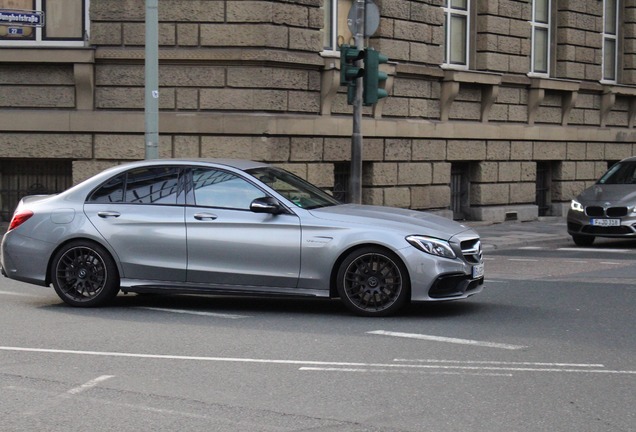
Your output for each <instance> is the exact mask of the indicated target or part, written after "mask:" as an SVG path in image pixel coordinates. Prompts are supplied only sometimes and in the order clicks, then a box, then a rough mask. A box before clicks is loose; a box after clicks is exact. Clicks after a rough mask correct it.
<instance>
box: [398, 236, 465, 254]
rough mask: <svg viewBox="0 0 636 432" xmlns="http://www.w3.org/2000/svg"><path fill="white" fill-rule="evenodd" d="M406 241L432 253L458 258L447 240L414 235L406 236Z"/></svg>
mask: <svg viewBox="0 0 636 432" xmlns="http://www.w3.org/2000/svg"><path fill="white" fill-rule="evenodd" d="M406 241H408V242H409V243H411V244H412V245H413V246H415V247H416V248H418V249H419V250H421V251H422V252H426V253H428V254H431V255H436V256H440V257H444V258H457V255H455V252H453V249H451V247H450V244H449V243H448V242H447V241H445V240H440V239H436V238H432V237H425V236H419V235H412V236H408V237H407V238H406Z"/></svg>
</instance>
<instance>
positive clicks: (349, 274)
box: [336, 247, 411, 317]
mask: <svg viewBox="0 0 636 432" xmlns="http://www.w3.org/2000/svg"><path fill="white" fill-rule="evenodd" d="M336 286H337V288H338V294H339V295H340V299H341V300H342V302H343V303H344V304H345V306H346V307H347V308H348V309H349V310H351V311H352V312H353V313H355V314H356V315H361V316H370V317H371V316H387V315H391V314H393V313H395V312H397V311H398V310H399V309H400V308H402V306H404V304H405V303H406V301H407V299H409V297H410V292H411V284H410V281H409V277H408V272H407V270H406V267H405V266H404V264H403V263H402V261H401V260H400V259H399V258H398V257H397V256H396V255H395V254H393V253H391V252H389V251H386V250H384V249H380V248H377V247H365V248H362V249H358V250H355V251H353V252H351V253H350V254H349V255H347V257H346V258H345V259H344V261H343V262H342V264H341V265H340V267H339V269H338V275H337V279H336Z"/></svg>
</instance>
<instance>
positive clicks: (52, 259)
mask: <svg viewBox="0 0 636 432" xmlns="http://www.w3.org/2000/svg"><path fill="white" fill-rule="evenodd" d="M0 258H1V259H0V263H1V265H2V273H3V274H4V275H5V276H7V277H9V278H12V279H16V280H19V281H23V282H28V283H32V284H38V285H43V286H49V285H50V284H52V285H53V287H54V289H55V291H56V292H57V294H58V295H59V296H60V298H61V299H62V300H63V301H65V302H66V303H68V304H70V305H73V306H80V307H82V306H83V307H90V306H99V305H103V304H105V303H107V302H108V301H109V300H111V299H112V298H113V297H114V296H116V295H117V293H118V292H119V291H120V290H121V291H123V292H136V293H148V292H153V293H156V292H170V293H190V294H192V293H194V294H224V295H227V294H230V295H241V294H243V295H269V296H274V295H277V296H280V295H285V296H312V297H325V298H329V297H334V298H335V297H339V298H340V299H341V300H342V301H343V302H344V304H345V305H346V306H347V307H348V308H349V309H350V310H351V311H353V312H354V313H356V314H359V315H365V316H384V315H389V314H391V313H394V312H396V311H397V310H399V309H400V308H401V307H402V306H403V305H404V304H405V303H407V302H409V301H438V300H453V299H463V298H466V297H468V296H471V295H473V294H476V293H478V292H480V291H481V290H482V288H483V282H484V264H483V260H482V250H481V244H480V239H479V236H478V235H477V233H476V232H474V231H473V230H472V229H470V228H468V227H466V226H463V225H460V224H458V223H456V222H453V221H451V220H448V219H445V218H442V217H439V216H435V215H431V214H428V213H425V212H419V211H412V210H404V209H397V208H389V207H378V206H365V205H354V204H342V203H340V202H338V201H337V200H336V199H334V198H333V197H332V196H331V195H329V194H328V193H326V192H323V191H322V190H320V189H319V188H317V187H315V186H313V185H311V184H310V183H308V182H306V181H304V180H302V179H301V178H299V177H297V176H295V175H293V174H291V173H289V172H287V171H284V170H282V169H279V168H276V167H273V166H271V165H266V164H263V163H259V162H251V161H238V160H204V159H193V160H165V159H164V160H152V161H141V162H134V163H129V164H125V165H119V166H117V167H114V168H110V169H108V170H106V171H104V172H102V173H100V174H98V175H96V176H94V177H92V178H90V179H88V180H86V181H84V182H82V183H80V184H78V185H76V186H74V187H72V188H70V189H68V190H66V191H64V192H62V193H60V194H57V195H46V196H44V195H38V196H28V197H25V198H23V199H22V200H21V201H20V203H19V204H18V206H17V209H16V211H15V213H14V215H13V218H12V220H11V223H10V226H9V230H8V232H7V233H6V234H5V236H4V238H3V240H2V247H1V257H0Z"/></svg>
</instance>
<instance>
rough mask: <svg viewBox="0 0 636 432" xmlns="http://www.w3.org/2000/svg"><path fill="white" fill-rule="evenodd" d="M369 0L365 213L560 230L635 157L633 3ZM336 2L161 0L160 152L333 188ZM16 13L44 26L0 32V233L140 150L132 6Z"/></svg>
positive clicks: (343, 4)
mask: <svg viewBox="0 0 636 432" xmlns="http://www.w3.org/2000/svg"><path fill="white" fill-rule="evenodd" d="M375 2H376V4H377V6H378V8H379V11H380V16H381V18H380V23H379V28H378V30H377V32H376V33H375V34H374V35H373V36H371V37H370V38H369V40H368V45H369V46H372V47H374V48H376V49H377V50H379V51H380V52H382V53H384V54H386V55H388V56H389V58H390V60H391V63H390V64H386V65H382V67H383V68H384V70H385V71H386V72H387V73H388V74H389V79H388V80H387V82H386V89H387V91H388V93H389V97H388V98H386V99H382V100H380V102H379V103H378V104H376V105H375V106H373V107H367V108H365V110H364V116H363V122H362V133H363V135H364V145H363V179H362V185H363V191H362V199H363V203H367V204H380V205H388V206H397V207H405V208H413V209H418V210H429V211H435V212H439V213H442V214H445V215H447V216H449V217H454V218H456V219H462V218H467V219H473V220H491V221H501V220H504V219H519V220H529V219H535V218H537V217H538V216H541V215H560V214H563V212H564V209H566V208H567V206H568V205H569V201H570V199H571V198H573V197H574V195H576V194H577V193H578V192H580V191H581V190H582V189H584V188H585V187H587V186H589V185H590V184H592V183H593V182H594V181H595V179H597V178H598V177H599V176H600V175H601V174H602V173H603V172H604V171H605V170H606V169H607V167H608V164H611V163H613V162H615V161H617V160H620V159H622V158H624V157H628V156H631V155H634V154H636V146H635V138H636V132H635V130H634V120H635V116H636V0H375ZM351 4H352V0H159V21H160V24H159V45H160V50H159V58H160V66H159V79H160V89H159V90H160V91H159V95H160V96H159V104H160V117H159V132H160V143H159V153H160V157H165V158H168V157H233V158H248V159H255V160H262V161H266V162H271V163H273V164H276V165H279V166H282V167H284V168H287V169H289V170H290V171H293V172H295V173H297V174H299V175H300V176H302V177H304V178H307V179H308V180H310V181H312V182H314V183H316V184H318V185H319V186H321V187H324V188H326V189H331V190H334V193H341V192H342V191H343V189H344V184H345V183H346V182H347V178H348V163H349V161H350V155H351V130H352V118H351V112H352V110H351V106H349V105H347V97H346V89H345V88H344V87H341V86H340V85H339V68H340V64H339V63H340V61H339V55H338V48H337V47H338V45H339V44H341V43H343V42H349V41H350V40H351V34H350V31H349V30H348V28H346V27H347V26H346V21H347V20H346V17H347V13H348V12H349V8H350V7H351ZM60 5H61V6H63V7H62V8H61V9H60V7H59V6H60ZM18 9H19V10H41V11H43V12H44V13H45V15H46V17H47V21H46V25H45V26H44V28H24V27H22V29H23V30H20V31H18V30H15V29H16V28H20V27H18V26H16V25H15V24H7V23H6V22H5V23H2V22H0V179H1V180H0V182H1V183H0V200H1V202H0V210H1V213H0V216H1V217H4V218H7V217H9V216H10V213H11V212H12V210H13V206H14V205H15V203H16V202H17V197H18V196H19V195H21V194H26V193H50V192H56V191H59V190H61V189H63V188H65V187H68V186H69V185H70V184H72V183H77V182H79V181H81V180H83V179H84V178H86V177H88V176H90V175H92V174H94V173H96V172H98V171H100V170H102V169H104V168H106V167H109V166H112V165H114V164H119V163H121V162H124V161H129V160H135V159H143V158H144V150H145V142H144V141H145V140H144V41H145V39H144V37H145V36H144V32H145V26H144V20H145V1H144V0H56V1H55V2H53V1H50V0H48V1H47V0H0V12H1V11H2V10H5V11H6V10H18ZM49 27H50V28H49ZM10 29H14V30H10ZM15 33H18V34H15Z"/></svg>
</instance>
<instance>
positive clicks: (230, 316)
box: [135, 306, 249, 319]
mask: <svg viewBox="0 0 636 432" xmlns="http://www.w3.org/2000/svg"><path fill="white" fill-rule="evenodd" d="M135 309H145V310H152V311H159V312H170V313H176V314H185V315H199V316H208V317H215V318H228V319H241V318H249V317H248V316H246V315H235V314H226V313H216V312H203V311H192V310H185V309H168V308H158V307H147V306H138V307H136V308H135Z"/></svg>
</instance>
